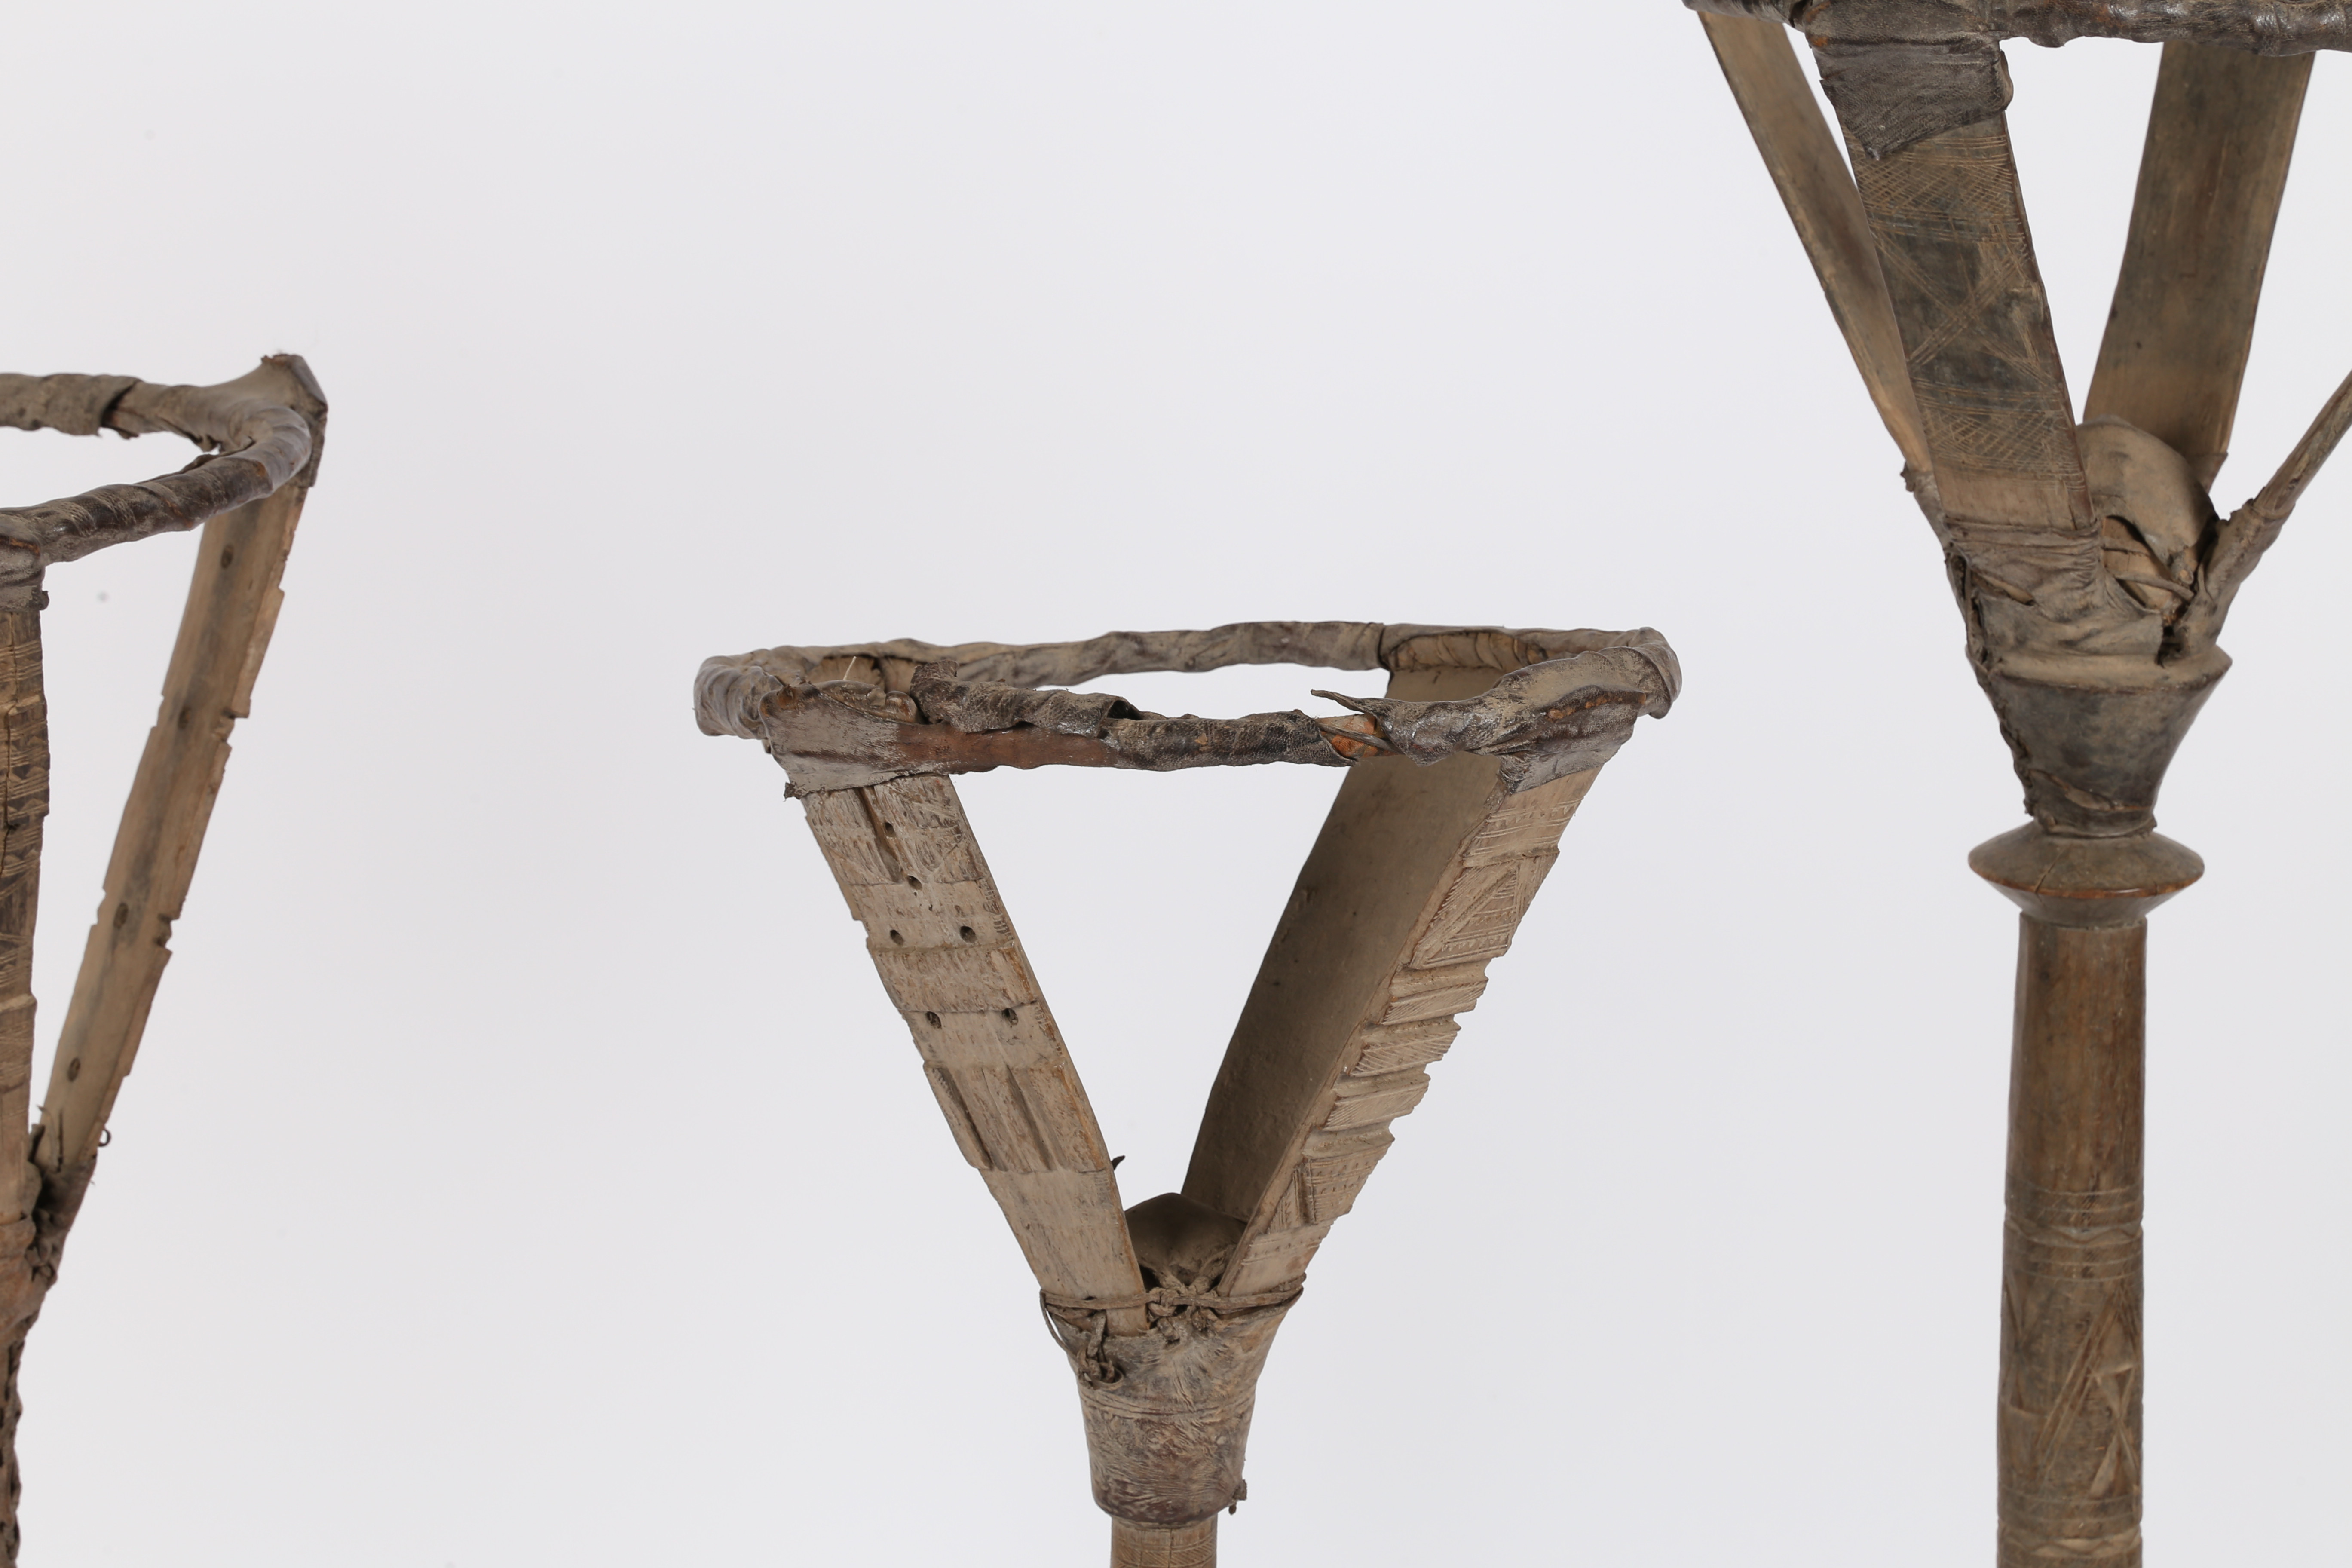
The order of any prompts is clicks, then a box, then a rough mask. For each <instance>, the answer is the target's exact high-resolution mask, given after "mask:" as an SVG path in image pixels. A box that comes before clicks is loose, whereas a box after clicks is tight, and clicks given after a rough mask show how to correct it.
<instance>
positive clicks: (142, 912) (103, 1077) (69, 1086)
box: [38, 480, 309, 1171]
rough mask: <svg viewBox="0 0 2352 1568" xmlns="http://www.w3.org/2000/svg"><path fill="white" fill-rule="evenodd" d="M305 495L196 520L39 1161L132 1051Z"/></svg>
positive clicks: (99, 1108)
mask: <svg viewBox="0 0 2352 1568" xmlns="http://www.w3.org/2000/svg"><path fill="white" fill-rule="evenodd" d="M308 494H309V489H308V486H307V485H306V484H305V483H304V482H302V481H300V480H296V481H292V482H289V483H288V484H287V485H285V486H284V487H283V488H281V489H278V491H277V493H275V494H274V495H271V496H269V497H268V498H267V499H265V500H259V501H256V502H254V503H253V504H252V505H250V506H244V507H239V508H238V509H236V510H235V511H231V512H226V513H224V514H222V515H221V516H219V517H216V518H215V519H213V520H212V521H210V522H208V523H206V524H205V530H204V533H203V535H202V539H201V542H200V543H199V546H198V550H197V554H196V568H195V574H194V578H193V580H192V581H191V582H190V584H189V585H188V603H187V608H186V610H185V612H184V614H183V615H182V616H181V620H180V633H179V638H178V640H177V642H176V643H175V644H174V645H173V649H172V662H171V666H170V668H169V670H168V672H167V673H166V675H165V677H164V682H163V708H162V711H161V713H160V714H159V716H158V718H157V720H156V723H155V728H154V729H153V730H152V731H149V733H148V736H147V747H146V750H145V751H144V752H142V754H141V756H140V759H139V771H138V773H137V774H136V775H135V777H134V778H133V780H132V783H131V798H130V800H129V801H128V802H127V803H126V804H125V805H124V806H123V808H122V823H121V827H120V828H119V829H118V830H117V832H116V834H115V839H114V853H113V858H111V859H110V861H109V862H108V865H107V870H106V894H105V897H104V898H103V899H102V900H100V904H99V915H98V921H97V923H96V924H95V925H93V926H92V927H91V928H90V932H89V942H88V944H87V945H86V946H85V947H84V948H83V951H82V962H81V969H80V972H79V973H78V974H77V975H76V976H75V980H74V991H73V1001H72V1003H71V1004H70V1005H69V1006H68V1010H67V1013H66V1021H65V1026H64V1027H63V1029H62V1030H61V1031H60V1033H59V1036H58V1055H57V1060H56V1061H55V1062H54V1063H53V1064H52V1066H51V1068H50V1073H49V1088H48V1098H47V1100H45V1101H44V1102H43V1105H42V1108H41V1112H42V1113H41V1122H42V1131H41V1138H40V1147H39V1153H38V1157H39V1160H40V1163H42V1165H43V1166H45V1167H46V1168H47V1169H49V1170H52V1171H55V1170H58V1169H61V1168H62V1167H64V1166H66V1165H68V1164H73V1163H79V1162H80V1161H82V1160H86V1159H89V1157H90V1156H92V1155H93V1154H95V1153H96V1152H97V1150H98V1140H99V1135H100V1133H101V1132H102V1131H104V1130H105V1127H106V1121H107V1118H108V1117H109V1116H110V1115H111V1114H112V1112H113V1110H114V1100H115V1096H116V1095H117V1094H118V1093H120V1092H121V1088H122V1080H123V1079H124V1078H126V1077H127V1076H128V1075H129V1074H130V1071H131V1063H132V1061H133V1059H134V1058H136V1056H137V1055H138V1051H139V1041H140V1037H141V1035H142V1033H143V1032H144V1031H145V1029H146V1026H147V1012H148V1008H149V1007H150V1006H151V1005H152V1003H153V1001H154V998H155V987H156V984H157V983H158V982H160V981H161V980H162V979H163V966H164V964H165V963H168V962H169V961H170V959H171V956H172V953H171V949H170V948H169V947H168V946H166V945H165V944H166V943H167V942H169V941H170V940H171V935H172V923H173V921H176V920H178V919H179V918H180V910H181V909H182V906H183V905H184V904H185V902H186V901H187V896H188V887H189V884H190V882H191V881H192V880H193V879H194V876H195V869H196V856H197V854H198V852H199V851H200V850H201V849H202V848H203V847H204V839H205V826H206V825H207V824H208V823H210V821H211V820H212V811H213V802H214V800H215V797H216V796H217V795H219V793H220V784H221V774H222V772H223V770H224V769H226V767H227V765H228V754H229V743H228V742H229V732H230V731H231V730H232V729H233V728H234V727H235V726H236V721H237V720H239V719H241V718H244V717H245V716H246V715H247V713H248V712H249V711H250V710H251V707H252V698H253V685H254V680H255V678H256V677H257V675H258V674H259V673H260V668H261V660H262V656H263V655H264V653H266V652H267V651H268V646H269V636H270V633H271V631H272V630H273V629H274V628H275V626H277V622H278V605H279V604H280V602H281V601H282V600H283V599H284V597H285V595H284V594H283V593H282V592H281V591H280V589H279V587H278V580H279V578H280V577H281V576H282V575H283V574H284V572H285V569H286V556H287V552H288V551H289V550H290V549H291V548H292V547H293V543H294V529H295V525H296V524H297V523H298V522H299V521H300V519H301V515H302V503H303V500H304V499H305V497H306V496H307V495H308Z"/></svg>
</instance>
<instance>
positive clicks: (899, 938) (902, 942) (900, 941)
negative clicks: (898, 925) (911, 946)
mask: <svg viewBox="0 0 2352 1568" xmlns="http://www.w3.org/2000/svg"><path fill="white" fill-rule="evenodd" d="M890 940H891V941H892V942H896V943H897V944H898V945H899V946H900V947H904V946H906V945H907V939H906V938H905V937H903V936H900V935H899V934H898V932H897V931H892V932H891V933H890Z"/></svg>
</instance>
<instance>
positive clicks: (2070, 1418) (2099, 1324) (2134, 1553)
mask: <svg viewBox="0 0 2352 1568" xmlns="http://www.w3.org/2000/svg"><path fill="white" fill-rule="evenodd" d="M2146 1020H2147V921H2137V922H2136V923H2133V924H2131V925H2126V926H2121V927H2116V928H2111V929H2105V930H2084V929H2076V928H2069V927H2064V926H2058V925H2053V924H2050V923H2049V922H2047V921H2040V920H2036V919H2035V918H2033V917H2032V915H2021V916H2020V917H2019V926H2018V948H2017V1031H2016V1037H2015V1046H2014V1054H2013V1055H2012V1057H2011V1068H2010V1091H2009V1092H2010V1100H2009V1221H2008V1226H2007V1228H2006V1234H2005V1236H2004V1239H2003V1248H2002V1281H2001V1336H2000V1563H2001V1568H2047V1564H2048V1563H2050V1562H2051V1561H2053V1559H2063V1560H2064V1561H2066V1562H2070V1563H2072V1562H2090V1563H2098V1564H2099V1565H2100V1568H2137V1564H2138V1563H2139V1561H2140V1535H2139V1518H2140V1285H2141V1263H2140V1186H2141V1168H2142V1163H2143V1160H2144V1155H2145V1146H2146V1134H2145V1104H2146V1094H2145V1084H2146V1073H2145V1058H2146V1051H2145V1028H2146Z"/></svg>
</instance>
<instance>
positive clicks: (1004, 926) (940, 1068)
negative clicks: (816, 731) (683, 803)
mask: <svg viewBox="0 0 2352 1568" xmlns="http://www.w3.org/2000/svg"><path fill="white" fill-rule="evenodd" d="M803 804H804V805H806V807H807V811H808V824H809V830H810V831H811V832H812V833H814V835H815V836H816V841H817V847H819V848H821V849H822V850H824V858H825V864H826V865H828V866H830V867H831V868H833V875H834V879H835V881H836V882H838V883H839V884H840V885H841V891H842V896H843V897H844V898H845V899H846V900H848V902H849V910H850V913H851V914H852V915H854V916H856V919H857V920H858V921H859V922H860V923H861V924H862V925H864V927H865V928H866V953H867V956H869V957H870V958H872V959H873V961H874V967H875V969H876V970H877V972H878V973H880V975H881V976H882V985H883V989H884V990H885V991H887V993H888V994H889V997H890V1003H891V1005H893V1006H894V1007H896V1008H898V1014H899V1016H901V1017H902V1018H904V1019H905V1020H906V1021H907V1030H908V1034H910V1035H911V1036H912V1037H914V1041H915V1049H916V1051H917V1052H918V1053H919V1055H920V1056H921V1058H922V1060H923V1076H924V1078H925V1079H927V1080H928V1081H929V1085H930V1089H931V1093H932V1096H933V1097H934V1098H935V1099H936V1100H938V1101H939V1105H940V1112H941V1113H942V1114H943V1115H944V1116H945V1117H946V1118H947V1122H948V1129H949V1131H950V1132H952V1133H953V1134H954V1135H955V1141H956V1147H957V1148H958V1149H960V1150H961V1151H962V1152H963V1157H964V1159H965V1160H966V1161H967V1162H968V1163H970V1164H971V1166H972V1168H973V1169H975V1170H977V1171H978V1172H980V1173H981V1175H982V1179H983V1180H985V1181H986V1182H987V1183H988V1190H989V1191H990V1193H991V1194H993V1195H994V1196H995V1198H996V1201H997V1205H998V1206H999V1207H1001V1208H1002V1209H1003V1211H1004V1217H1005V1220H1006V1222H1007V1223H1008V1224H1010V1225H1011V1226H1012V1227H1013V1238H1014V1239H1015V1240H1017V1241H1018V1242H1019V1243H1020V1244H1021V1250H1022V1252H1023V1254H1024V1256H1025V1257H1026V1258H1028V1260H1029V1268H1030V1270H1031V1271H1032V1272H1033V1273H1034V1274H1035V1275H1036V1277H1037V1283H1038V1286H1039V1288H1040V1289H1044V1290H1045V1291H1046V1292H1048V1293H1049V1294H1052V1295H1055V1296H1060V1297H1065V1298H1068V1299H1071V1300H1106V1301H1108V1300H1129V1299H1131V1298H1135V1297H1139V1296H1140V1295H1141V1294H1142V1291H1143V1277H1142V1275H1141V1274H1140V1273H1139V1271H1138V1269H1137V1268H1136V1262H1135V1249H1134V1247H1133V1246H1132V1245H1131V1244H1130V1243H1129V1240H1128V1234H1127V1226H1126V1224H1125V1223H1124V1222H1123V1221H1122V1220H1121V1218H1120V1215H1119V1211H1120V1209H1121V1207H1122V1206H1123V1205H1121V1204H1120V1203H1119V1201H1118V1180H1117V1178H1116V1177H1114V1176H1113V1175H1112V1174H1111V1168H1110V1154H1109V1152H1108V1150H1106V1149H1105V1148H1104V1147H1103V1140H1102V1131H1101V1129H1100V1128H1099V1127H1098V1126H1097V1123H1096V1121H1095V1113H1094V1108H1093V1107H1092V1106H1091V1105H1089V1104H1088V1103H1087V1093H1086V1089H1085V1087H1084V1086H1083V1085H1081V1084H1080V1083H1079V1081H1078V1075H1077V1072H1076V1068H1073V1067H1072V1066H1071V1064H1070V1053H1069V1050H1068V1048H1067V1047H1066V1046H1065V1045H1064V1044H1063V1043H1062V1037H1061V1033H1060V1031H1059V1030H1058V1029H1056V1028H1055V1025H1054V1016H1053V1014H1052V1012H1051V1011H1050V1010H1048V1009H1047V1007H1046V1005H1045V996H1044V994H1042V993H1041V992H1040V991H1039V990H1038V987H1037V981H1036V977H1035V975H1034V973H1032V971H1031V970H1030V967H1029V961H1028V958H1027V957H1026V955H1024V953H1023V952H1022V951H1021V942H1020V939H1019V937H1017V936H1016V935H1015V934H1014V933H1013V920H1012V917H1011V916H1010V915H1009V914H1007V913H1006V912H1005V909H1004V901H1003V899H1002V898H1001V897H1000V896H999V895H998V893H997V890H996V883H995V881H994V879H992V878H991V877H990V876H989V874H988V863H987V861H986V860H985V859H983V858H982V855H981V852H980V846H979V845H978V844H977V843H976V842H975V841H974V840H973V837H972V834H971V823H970V822H969V821H968V820H966V818H965V816H964V814H963V806H962V803H961V801H959V800H958V799H957V797H956V790H955V785H954V784H953V783H952V782H950V780H947V779H938V778H904V779H896V780H893V781H891V782H890V783H888V784H876V785H874V786H872V787H871V788H867V789H856V790H831V791H827V792H824V793H823V794H819V795H808V796H806V797H804V801H803ZM1111 1317H1112V1328H1113V1331H1114V1332H1118V1333H1127V1334H1133V1333H1140V1332H1142V1331H1143V1329H1144V1327H1145V1322H1146V1320H1145V1317H1144V1312H1143V1309H1142V1307H1141V1306H1140V1305H1135V1306H1127V1307H1118V1308H1115V1309H1111Z"/></svg>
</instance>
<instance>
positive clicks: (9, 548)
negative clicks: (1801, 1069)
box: [0, 354, 326, 605]
mask: <svg viewBox="0 0 2352 1568" xmlns="http://www.w3.org/2000/svg"><path fill="white" fill-rule="evenodd" d="M325 406H326V403H325V399H324V397H323V395H321V394H320V392H319V389H318V384H317V382H315V381H313V380H311V379H310V370H309V368H308V367H307V366H305V365H303V363H302V362H301V361H300V360H299V359H298V358H296V357H294V356H293V355H290V354H281V355H276V356H273V357H272V358H269V359H267V360H264V361H263V362H262V363H261V364H260V365H259V366H258V367H257V368H256V369H254V370H253V371H251V372H250V373H248V374H246V375H244V376H241V377H239V378H238V379H237V380H236V381H231V382H224V383H222V384H220V385H218V386H165V385H154V384H149V383H147V382H143V381H138V380H135V379H133V378H131V377H130V376H121V375H44V376H30V375H0V426H15V427H16V428H17V429H20V430H39V429H57V430H63V431H65V432H66V433H67V434H68V435H75V436H94V435H96V434H98V432H99V431H100V430H101V429H105V430H112V431H115V432H117V433H118V434H120V435H124V436H152V435H173V436H180V437H185V438H186V439H188V440H190V441H193V442H194V443H195V444H196V445H197V447H200V448H202V449H203V450H204V451H205V453H206V454H207V456H205V457H202V458H198V459H197V460H196V462H195V463H194V464H191V465H190V466H189V467H187V468H183V469H181V470H180V471H179V472H177V473H171V474H164V475H163V476H161V477H159V478H156V479H149V480H147V481H145V482H144V483H142V484H135V485H102V486H100V488H98V489H94V490H89V491H88V492H86V493H84V494H82V495H79V496H72V497H68V499H66V500H55V501H49V502H47V503H46V504H44V505H41V506H29V507H9V508H5V509H0V605H13V604H33V603H35V602H36V601H37V596H38V595H39V592H40V583H41V573H42V571H43V570H44V569H46V568H47V567H49V566H52V565H55V564H57V563H59V562H63V561H74V560H79V558H80V557H82V556H84V555H88V554H89V553H90V552H92V551H95V550H103V549H105V548H106V547H107V546H108V545H110V544H121V543H123V542H127V541H130V540H134V539H144V538H146V537H148V536H149V535H151V534H155V533H164V532H176V531H182V530H184V529H190V528H194V527H195V526H196V525H197V524H199V523H202V522H204V521H207V520H208V519H210V518H214V517H217V516H218V515H220V514H221V513H222V512H225V511H226V510H230V509H231V508H233V507H239V506H244V505H247V504H249V503H251V502H254V501H257V500H261V499H262V498H263V497H265V496H267V495H269V494H271V493H272V492H273V491H275V490H277V489H278V487H280V486H281V485H284V484H285V483H286V482H287V481H288V480H289V479H294V478H296V477H297V475H298V474H304V475H307V474H309V473H313V472H315V471H316V467H317V462H318V442H317V431H316V429H315V427H314V421H313V420H312V419H311V418H310V417H309V416H307V415H306V414H305V413H304V412H302V410H303V409H304V408H305V407H315V408H317V409H319V410H321V411H323V410H324V408H325Z"/></svg>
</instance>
